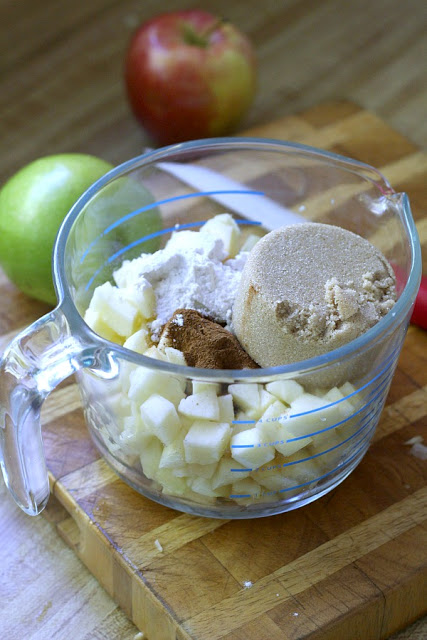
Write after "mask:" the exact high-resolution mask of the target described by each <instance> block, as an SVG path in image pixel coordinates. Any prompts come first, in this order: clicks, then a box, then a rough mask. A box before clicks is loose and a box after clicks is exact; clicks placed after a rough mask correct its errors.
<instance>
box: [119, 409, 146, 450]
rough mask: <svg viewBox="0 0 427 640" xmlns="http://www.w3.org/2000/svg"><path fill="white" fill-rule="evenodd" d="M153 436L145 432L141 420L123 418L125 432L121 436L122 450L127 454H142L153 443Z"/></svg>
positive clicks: (129, 417) (130, 417) (131, 417)
mask: <svg viewBox="0 0 427 640" xmlns="http://www.w3.org/2000/svg"><path fill="white" fill-rule="evenodd" d="M151 439H152V436H151V435H148V434H147V432H146V431H145V428H144V425H143V424H142V421H141V419H140V418H138V419H135V418H134V417H133V416H126V417H125V418H123V430H122V432H121V434H120V435H119V438H118V440H119V444H120V448H121V449H122V450H123V451H124V452H125V453H127V454H140V453H141V451H143V449H144V448H145V447H146V446H147V444H148V443H149V442H150V441H151Z"/></svg>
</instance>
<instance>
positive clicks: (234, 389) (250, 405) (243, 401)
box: [228, 383, 260, 412]
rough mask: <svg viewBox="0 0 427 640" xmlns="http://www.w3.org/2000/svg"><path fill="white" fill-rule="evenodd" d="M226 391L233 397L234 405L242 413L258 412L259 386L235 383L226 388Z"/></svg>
mask: <svg viewBox="0 0 427 640" xmlns="http://www.w3.org/2000/svg"><path fill="white" fill-rule="evenodd" d="M228 391H229V393H231V395H232V396H233V400H234V402H235V403H236V405H237V406H238V407H239V408H240V409H243V411H246V412H248V411H250V410H255V411H259V405H260V385H259V384H256V383H255V384H246V383H236V384H230V385H229V386H228Z"/></svg>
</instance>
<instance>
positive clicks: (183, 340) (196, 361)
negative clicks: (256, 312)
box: [160, 309, 258, 369]
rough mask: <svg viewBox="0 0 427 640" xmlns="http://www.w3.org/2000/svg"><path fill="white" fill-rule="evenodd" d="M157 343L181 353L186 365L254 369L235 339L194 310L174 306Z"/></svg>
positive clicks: (252, 362) (254, 363) (253, 363)
mask: <svg viewBox="0 0 427 640" xmlns="http://www.w3.org/2000/svg"><path fill="white" fill-rule="evenodd" d="M160 342H161V343H163V344H168V345H169V346H171V347H175V349H179V350H180V351H182V352H183V354H184V357H185V360H186V362H187V365H189V366H190V367H201V368H203V369H257V368H258V365H257V364H256V362H254V361H253V360H252V358H251V357H250V356H249V355H248V354H247V353H246V351H245V350H244V349H243V347H242V346H241V345H240V343H239V341H238V340H237V338H236V337H235V336H234V335H233V334H232V333H230V331H228V330H227V329H224V327H222V326H221V325H219V324H217V323H216V322H213V321H212V320H209V319H208V318H205V317H203V316H202V315H201V314H200V313H198V311H195V310H194V309H177V310H176V311H175V313H174V314H173V316H172V318H171V319H170V320H169V322H168V323H167V324H166V325H165V326H164V328H163V332H162V336H161V339H160Z"/></svg>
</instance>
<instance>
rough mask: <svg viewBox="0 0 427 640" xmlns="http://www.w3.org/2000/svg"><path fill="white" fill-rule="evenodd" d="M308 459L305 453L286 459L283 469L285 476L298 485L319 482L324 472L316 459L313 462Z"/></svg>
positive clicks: (299, 452) (298, 453)
mask: <svg viewBox="0 0 427 640" xmlns="http://www.w3.org/2000/svg"><path fill="white" fill-rule="evenodd" d="M306 458H309V456H305V455H304V452H301V451H298V452H297V453H294V454H293V455H291V456H289V458H286V461H285V463H284V464H283V468H282V473H283V475H284V476H285V477H286V478H289V479H293V480H295V481H296V482H297V483H298V484H299V483H303V482H312V481H315V480H317V479H318V478H319V476H321V475H322V473H323V471H322V469H321V467H320V466H319V464H318V462H317V460H316V458H313V459H311V460H307V459H306ZM291 463H293V464H291Z"/></svg>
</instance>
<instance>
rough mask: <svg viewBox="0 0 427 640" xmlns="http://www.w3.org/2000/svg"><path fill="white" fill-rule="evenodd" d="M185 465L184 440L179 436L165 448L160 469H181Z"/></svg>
mask: <svg viewBox="0 0 427 640" xmlns="http://www.w3.org/2000/svg"><path fill="white" fill-rule="evenodd" d="M184 465H185V452H184V442H183V439H182V438H181V437H180V436H178V437H177V438H176V439H175V440H173V442H170V443H169V444H167V445H166V446H165V448H164V449H163V452H162V457H161V458H160V462H159V468H160V469H181V468H182V467H184Z"/></svg>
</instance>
